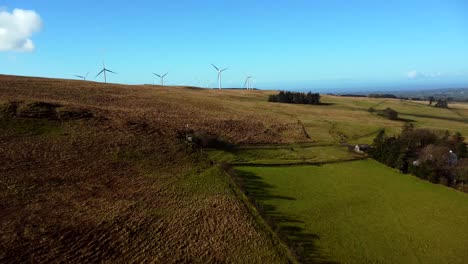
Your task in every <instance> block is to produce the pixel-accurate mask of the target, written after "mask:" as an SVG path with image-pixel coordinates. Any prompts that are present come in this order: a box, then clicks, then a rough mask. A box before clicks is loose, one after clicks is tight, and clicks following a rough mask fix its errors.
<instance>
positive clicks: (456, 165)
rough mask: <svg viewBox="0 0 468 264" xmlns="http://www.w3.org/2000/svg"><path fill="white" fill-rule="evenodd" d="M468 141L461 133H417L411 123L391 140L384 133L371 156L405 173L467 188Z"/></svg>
mask: <svg viewBox="0 0 468 264" xmlns="http://www.w3.org/2000/svg"><path fill="white" fill-rule="evenodd" d="M464 140H465V138H464V137H463V136H462V135H461V134H460V133H458V132H457V133H454V134H451V133H450V132H449V131H446V132H445V133H438V132H435V131H431V130H428V129H414V127H413V125H412V124H411V123H406V124H405V126H404V128H403V130H402V133H401V134H400V135H399V136H387V135H386V134H385V130H381V131H380V132H379V133H378V135H377V137H376V138H375V139H374V142H373V148H372V150H371V151H370V154H371V156H372V157H373V158H374V159H376V160H378V161H379V162H382V163H384V164H386V165H387V166H390V167H392V168H396V169H398V170H400V171H401V172H403V173H411V174H413V175H415V176H417V177H419V178H421V179H425V180H428V181H431V182H433V183H443V184H445V185H448V186H452V187H460V186H461V187H462V188H463V186H464V184H466V183H468V150H467V146H466V144H465V142H464Z"/></svg>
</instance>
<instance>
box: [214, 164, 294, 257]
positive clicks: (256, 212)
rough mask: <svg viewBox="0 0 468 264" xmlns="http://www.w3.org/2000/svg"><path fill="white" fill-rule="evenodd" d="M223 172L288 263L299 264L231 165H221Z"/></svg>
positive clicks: (236, 194)
mask: <svg viewBox="0 0 468 264" xmlns="http://www.w3.org/2000/svg"><path fill="white" fill-rule="evenodd" d="M220 167H221V169H222V170H223V172H224V173H225V175H226V178H227V180H228V185H229V187H230V188H231V190H232V192H233V193H234V195H235V196H236V197H237V198H238V199H239V200H240V201H241V202H242V204H243V205H244V207H245V209H246V210H247V211H248V212H249V213H250V215H251V216H252V217H253V218H254V220H255V222H256V223H257V225H258V227H259V228H260V229H261V230H263V231H265V232H266V233H267V234H268V236H269V237H270V238H271V240H272V242H273V244H274V245H276V246H277V247H278V249H279V250H281V251H283V253H285V254H284V256H285V258H286V259H287V260H288V263H292V264H299V263H300V262H299V260H298V258H297V256H296V254H294V252H293V251H292V250H291V248H290V247H289V246H288V245H287V244H286V243H285V242H284V241H283V239H281V238H280V236H279V235H278V233H277V232H275V231H274V230H273V229H272V228H271V225H270V224H268V222H267V221H266V219H265V218H264V217H263V216H262V214H261V213H260V211H259V209H258V208H257V206H255V204H254V203H252V202H251V200H250V198H249V197H248V196H247V195H246V194H245V193H244V192H243V191H242V189H241V188H240V186H239V185H238V184H237V183H236V181H235V180H234V177H235V176H234V175H233V174H234V171H233V170H232V167H231V166H230V165H227V166H220Z"/></svg>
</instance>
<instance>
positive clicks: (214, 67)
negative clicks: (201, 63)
mask: <svg viewBox="0 0 468 264" xmlns="http://www.w3.org/2000/svg"><path fill="white" fill-rule="evenodd" d="M211 65H213V67H214V68H215V69H216V70H217V71H219V69H218V67H216V66H215V65H214V64H211Z"/></svg>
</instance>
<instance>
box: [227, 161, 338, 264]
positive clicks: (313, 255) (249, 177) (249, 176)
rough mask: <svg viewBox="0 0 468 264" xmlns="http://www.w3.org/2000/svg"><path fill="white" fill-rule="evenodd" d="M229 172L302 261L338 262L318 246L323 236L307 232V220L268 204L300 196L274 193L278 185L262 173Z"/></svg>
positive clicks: (234, 170)
mask: <svg viewBox="0 0 468 264" xmlns="http://www.w3.org/2000/svg"><path fill="white" fill-rule="evenodd" d="M229 174H230V175H231V176H232V177H233V179H234V181H235V182H236V183H237V185H238V186H239V187H240V188H241V189H242V191H243V192H244V193H245V194H246V195H247V197H248V198H249V200H250V201H251V202H252V203H253V204H254V205H255V206H256V208H257V210H258V211H259V212H260V214H261V215H262V217H263V218H264V219H265V221H266V222H268V224H269V225H270V226H271V228H272V229H273V230H274V231H275V232H276V233H277V234H278V236H279V237H280V238H281V239H282V240H283V241H284V242H285V243H287V244H288V246H289V247H290V248H291V250H292V251H293V252H294V254H295V255H296V257H297V258H298V259H299V261H300V262H301V263H322V264H323V263H337V262H334V261H330V260H328V259H327V257H326V256H325V255H324V254H323V252H322V251H321V250H320V249H319V248H318V246H317V242H318V240H319V239H320V237H319V236H318V235H317V234H312V233H310V232H307V231H306V230H305V229H304V228H302V227H300V225H302V224H304V222H303V221H301V220H300V219H297V218H295V217H294V216H290V215H285V214H283V213H281V212H279V210H278V209H277V208H276V206H274V205H271V204H266V202H271V201H272V200H287V201H291V202H294V201H295V200H296V198H294V197H288V196H282V195H276V194H274V193H273V191H274V186H273V185H271V184H268V183H265V182H264V181H263V180H262V178H261V177H259V176H257V175H256V174H254V173H252V172H247V171H242V170H237V169H231V170H230V173H229Z"/></svg>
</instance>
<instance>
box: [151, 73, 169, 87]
mask: <svg viewBox="0 0 468 264" xmlns="http://www.w3.org/2000/svg"><path fill="white" fill-rule="evenodd" d="M153 74H154V75H156V76H158V77H159V78H161V85H164V77H165V76H166V75H167V74H168V72H166V73H165V74H163V75H159V74H156V73H154V72H153Z"/></svg>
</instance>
